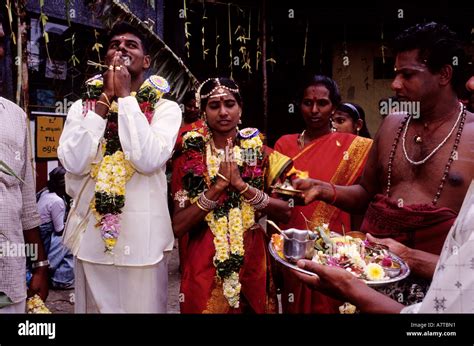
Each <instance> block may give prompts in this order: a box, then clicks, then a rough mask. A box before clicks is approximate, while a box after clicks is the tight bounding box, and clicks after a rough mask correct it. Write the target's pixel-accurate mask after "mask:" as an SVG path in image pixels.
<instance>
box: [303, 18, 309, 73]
mask: <svg viewBox="0 0 474 346" xmlns="http://www.w3.org/2000/svg"><path fill="white" fill-rule="evenodd" d="M308 31H309V19H306V34H305V36H304V49H303V66H306V48H307V47H308Z"/></svg>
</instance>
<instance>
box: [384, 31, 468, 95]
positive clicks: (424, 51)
mask: <svg viewBox="0 0 474 346" xmlns="http://www.w3.org/2000/svg"><path fill="white" fill-rule="evenodd" d="M413 49H419V54H418V58H419V61H420V62H422V63H424V64H425V65H426V66H427V67H428V69H429V70H430V72H431V73H437V72H439V71H440V70H441V68H442V67H443V66H445V65H451V66H452V67H453V77H452V81H451V85H452V86H453V88H454V90H456V91H459V90H461V89H460V88H462V86H463V84H464V83H465V82H466V81H465V75H464V68H465V65H466V53H465V51H464V48H463V45H462V42H461V41H460V40H459V38H458V37H457V35H456V33H455V32H453V31H451V30H450V29H449V28H448V27H447V26H446V25H443V24H438V23H435V22H431V23H427V24H417V25H415V26H412V27H410V28H408V29H406V30H405V31H404V32H402V33H401V34H400V35H399V36H398V37H397V38H396V39H395V41H394V44H393V50H394V53H395V54H398V53H401V52H406V51H409V50H413Z"/></svg>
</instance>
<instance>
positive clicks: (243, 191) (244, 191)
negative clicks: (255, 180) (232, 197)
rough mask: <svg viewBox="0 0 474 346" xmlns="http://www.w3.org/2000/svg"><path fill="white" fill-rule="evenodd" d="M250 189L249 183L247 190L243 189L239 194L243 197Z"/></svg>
mask: <svg viewBox="0 0 474 346" xmlns="http://www.w3.org/2000/svg"><path fill="white" fill-rule="evenodd" d="M248 189H250V184H249V183H247V186H245V189H243V190H242V191H239V194H241V195H243V194H244V193H246V192H247V191H248Z"/></svg>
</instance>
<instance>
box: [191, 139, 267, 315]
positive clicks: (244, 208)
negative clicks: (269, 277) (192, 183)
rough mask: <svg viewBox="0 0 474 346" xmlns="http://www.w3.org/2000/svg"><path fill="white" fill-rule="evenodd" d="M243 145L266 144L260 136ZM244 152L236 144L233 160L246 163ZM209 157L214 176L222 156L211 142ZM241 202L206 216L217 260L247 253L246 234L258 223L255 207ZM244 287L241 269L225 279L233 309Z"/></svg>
mask: <svg viewBox="0 0 474 346" xmlns="http://www.w3.org/2000/svg"><path fill="white" fill-rule="evenodd" d="M241 145H242V148H244V149H252V150H259V149H260V148H261V147H262V145H263V143H262V141H261V139H260V137H258V136H257V137H254V138H251V139H245V140H242V141H241ZM241 153H242V151H241V148H240V147H239V146H237V145H236V146H234V148H233V155H234V160H235V161H236V162H237V164H240V165H241V164H242V162H243V159H242V155H241ZM206 159H207V160H206V162H207V170H208V174H209V177H210V178H211V179H212V178H214V177H215V176H216V175H217V172H218V171H219V165H220V163H221V161H222V159H223V155H222V154H220V155H219V154H218V155H214V154H213V153H212V150H211V145H210V144H209V143H208V144H206ZM196 199H197V198H196ZM196 199H195V200H196ZM192 202H193V201H192ZM240 205H241V208H232V209H230V211H229V216H228V217H227V216H222V217H220V218H219V219H218V220H215V217H214V213H213V212H212V211H211V212H209V213H208V214H207V215H206V217H205V220H206V221H207V223H208V225H209V228H210V229H211V231H212V234H213V235H214V247H215V249H216V253H215V255H214V261H216V260H217V261H220V262H223V261H225V260H227V259H229V256H230V254H231V253H232V254H237V255H241V256H244V254H245V249H244V233H245V231H246V230H247V229H249V228H250V227H252V226H253V225H254V224H255V209H254V208H253V207H252V206H251V205H250V204H248V203H247V202H245V199H244V198H243V197H240ZM241 287H242V285H241V284H240V281H239V273H238V272H233V273H232V274H231V275H230V276H229V277H226V278H224V281H223V293H224V296H225V297H226V299H227V301H228V303H229V305H230V306H231V307H233V308H238V307H239V300H240V290H241Z"/></svg>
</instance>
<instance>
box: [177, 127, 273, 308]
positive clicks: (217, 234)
mask: <svg viewBox="0 0 474 346" xmlns="http://www.w3.org/2000/svg"><path fill="white" fill-rule="evenodd" d="M237 140H238V142H240V146H239V145H235V146H234V147H233V149H232V153H225V152H222V151H221V152H218V151H217V150H213V142H212V139H210V138H208V137H205V136H204V135H202V134H201V133H199V132H198V131H190V132H187V133H186V134H185V135H184V136H183V153H184V155H186V161H185V164H184V167H183V169H184V176H183V188H184V189H185V194H187V197H188V198H189V199H190V201H191V203H195V202H196V201H197V199H198V198H199V195H200V193H202V192H203V191H204V190H205V189H206V188H207V186H210V185H211V184H212V183H215V181H216V179H217V178H216V177H217V172H218V171H219V165H220V163H221V161H222V160H223V159H224V155H229V154H230V155H232V156H233V160H234V161H236V163H237V165H238V166H239V171H240V174H241V176H242V179H243V180H244V181H245V182H247V183H248V184H249V185H251V186H253V187H255V188H257V189H263V179H264V177H263V175H264V174H263V169H262V164H263V154H262V150H261V149H262V145H263V143H262V140H261V138H260V136H259V132H258V130H257V129H253V128H248V129H244V130H242V131H240V132H239V133H238V137H237ZM177 194H180V195H183V192H182V191H178V193H177ZM205 220H206V221H207V223H208V225H209V228H210V229H211V231H212V234H213V235H214V241H213V242H214V247H215V250H216V252H215V255H214V260H213V261H214V266H215V267H216V275H217V277H218V278H219V279H222V280H223V293H224V296H225V297H226V299H227V301H228V303H229V305H230V306H231V307H233V308H238V307H239V300H240V290H241V284H240V282H239V271H240V268H241V267H242V265H243V262H244V255H245V249H244V233H245V231H246V230H247V229H249V228H250V227H251V226H253V225H254V224H255V209H254V208H253V206H251V205H250V204H249V203H247V202H245V199H244V197H243V196H241V195H240V194H239V193H238V192H236V191H231V190H227V191H226V192H225V193H224V194H222V195H221V197H220V198H219V200H218V206H217V207H216V208H215V209H214V210H212V211H210V212H209V213H208V214H207V215H206V217H205Z"/></svg>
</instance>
